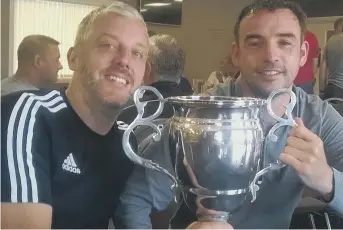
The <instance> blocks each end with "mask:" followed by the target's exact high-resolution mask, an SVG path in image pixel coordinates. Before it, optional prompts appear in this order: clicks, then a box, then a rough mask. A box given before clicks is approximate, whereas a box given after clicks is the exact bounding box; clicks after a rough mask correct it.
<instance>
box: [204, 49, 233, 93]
mask: <svg viewBox="0 0 343 230" xmlns="http://www.w3.org/2000/svg"><path fill="white" fill-rule="evenodd" d="M238 72H239V71H238V69H237V67H235V65H234V64H233V63H232V58H231V56H230V55H228V56H226V57H225V58H224V59H223V60H222V61H220V66H219V70H218V71H213V72H212V73H211V74H210V76H209V77H208V79H207V81H206V82H205V85H204V88H203V90H204V91H206V90H208V89H210V88H213V87H215V86H216V85H217V84H220V83H226V82H228V81H230V80H232V79H236V78H237V75H238Z"/></svg>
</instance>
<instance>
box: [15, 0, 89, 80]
mask: <svg viewBox="0 0 343 230" xmlns="http://www.w3.org/2000/svg"><path fill="white" fill-rule="evenodd" d="M13 6H14V7H13V9H14V15H13V20H14V28H13V60H12V63H13V70H12V73H14V72H15V71H16V70H17V49H18V46H19V44H20V42H21V41H22V39H23V38H24V37H25V36H27V35H31V34H42V35H46V36H50V37H52V38H54V39H56V40H57V41H59V42H60V45H59V48H60V52H61V59H60V60H61V63H62V65H63V69H62V70H61V71H59V75H60V77H70V76H71V74H72V71H71V70H69V68H68V62H67V52H68V49H69V48H70V47H71V46H73V44H74V40H75V36H76V30H77V27H78V25H79V23H80V22H81V20H82V19H83V18H84V17H85V16H86V15H87V14H88V13H89V12H90V11H92V10H93V9H95V8H96V6H92V5H84V4H74V3H66V2H58V1H51V0H50V1H47V0H14V5H13Z"/></svg>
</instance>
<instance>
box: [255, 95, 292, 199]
mask: <svg viewBox="0 0 343 230" xmlns="http://www.w3.org/2000/svg"><path fill="white" fill-rule="evenodd" d="M281 93H287V94H289V95H290V97H291V101H290V103H289V104H287V105H284V107H285V108H286V112H285V115H286V118H282V117H279V116H277V115H276V114H275V113H274V111H273V109H272V100H273V98H274V97H275V96H276V95H278V94H281ZM296 100H297V98H296V95H295V93H294V92H293V91H292V90H289V89H279V90H276V91H274V92H272V93H271V94H270V95H269V97H268V99H267V110H268V113H269V114H270V116H272V117H273V118H274V119H275V120H277V121H278V123H277V124H275V125H274V126H273V127H272V128H271V129H270V131H269V133H268V137H269V138H270V140H271V141H274V142H275V141H277V139H278V138H277V136H276V135H275V134H274V133H275V131H276V130H277V129H278V128H280V127H282V126H292V127H294V126H296V125H297V124H296V123H295V121H294V119H293V116H292V111H293V109H294V107H295V104H296ZM263 154H264V153H263ZM283 167H285V164H283V163H282V162H279V161H278V162H275V163H271V164H269V166H267V167H265V168H264V169H262V170H260V171H259V172H258V173H256V175H255V177H254V179H253V181H252V182H251V184H250V185H249V189H250V192H251V194H252V200H251V202H254V201H255V200H256V197H257V191H258V190H259V189H260V187H259V185H258V184H257V182H258V180H259V179H260V178H261V177H262V176H263V175H264V174H266V173H268V172H270V171H274V170H279V169H281V168H283Z"/></svg>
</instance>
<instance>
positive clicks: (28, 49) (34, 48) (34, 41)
mask: <svg viewBox="0 0 343 230" xmlns="http://www.w3.org/2000/svg"><path fill="white" fill-rule="evenodd" d="M59 44H60V43H59V42H58V41H56V40H55V39H53V38H51V37H48V36H45V35H40V34H36V35H29V36H26V37H25V38H24V39H23V40H22V41H21V43H20V44H19V47H18V50H17V56H18V65H20V64H21V63H25V62H26V61H29V60H33V58H34V57H35V56H36V55H44V52H45V50H46V49H47V48H48V46H49V45H59Z"/></svg>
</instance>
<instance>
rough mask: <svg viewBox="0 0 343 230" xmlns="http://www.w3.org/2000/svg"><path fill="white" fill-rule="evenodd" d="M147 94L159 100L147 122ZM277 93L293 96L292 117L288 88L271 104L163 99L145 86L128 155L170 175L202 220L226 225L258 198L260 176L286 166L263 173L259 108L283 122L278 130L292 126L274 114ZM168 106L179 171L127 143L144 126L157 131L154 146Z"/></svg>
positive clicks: (242, 100)
mask: <svg viewBox="0 0 343 230" xmlns="http://www.w3.org/2000/svg"><path fill="white" fill-rule="evenodd" d="M147 90H148V91H152V92H154V93H155V94H156V95H157V97H158V100H159V107H158V109H157V111H156V112H155V113H154V114H153V115H151V116H149V117H146V118H143V114H144V107H145V106H146V104H147V103H148V102H141V101H140V100H139V99H140V98H141V97H142V95H143V94H144V92H145V91H147ZM279 93H289V94H290V95H291V103H290V104H289V105H290V106H288V107H286V108H287V111H286V115H287V116H291V113H289V110H293V107H294V105H295V95H294V93H293V92H292V91H290V90H288V89H282V90H278V91H275V92H273V93H272V94H271V96H270V97H269V98H268V99H267V100H264V99H257V98H250V97H219V96H180V97H169V98H166V99H164V98H163V97H162V96H161V94H159V92H158V91H157V90H156V89H155V88H153V87H149V86H142V87H141V88H139V89H138V90H136V92H135V94H134V101H135V104H136V107H137V111H138V115H137V117H136V119H135V120H134V121H133V122H132V123H131V124H130V125H129V126H128V128H127V129H126V131H125V132H124V135H123V141H122V142H123V148H124V151H125V153H126V155H127V156H128V157H129V158H130V159H131V160H132V161H134V162H135V163H136V164H139V165H142V166H143V167H146V168H150V169H152V170H157V171H160V172H162V173H165V174H167V175H168V176H169V177H170V178H171V179H172V180H173V182H174V185H173V187H172V189H173V190H174V192H176V193H177V192H181V195H182V196H183V200H184V201H185V202H186V204H187V206H188V207H189V208H190V209H191V210H193V211H195V212H196V213H197V216H198V219H199V220H200V221H202V220H203V221H225V222H226V221H228V220H229V219H230V216H231V215H232V214H234V213H235V212H237V211H238V210H239V208H240V207H241V206H242V205H243V203H244V201H245V200H246V199H247V194H248V193H249V192H250V193H251V195H252V199H251V202H253V201H254V200H255V199H256V197H257V191H258V190H259V185H258V183H259V182H261V181H260V178H261V176H262V175H264V174H265V173H267V172H269V171H272V170H275V169H280V168H282V167H283V166H284V165H282V164H280V163H279V162H275V163H273V164H270V165H269V166H267V167H265V168H263V169H262V165H261V164H260V162H261V160H262V159H263V141H264V133H263V129H262V123H261V117H260V111H261V109H262V108H264V107H267V109H268V112H269V114H270V115H271V116H272V117H274V118H275V119H278V121H280V123H279V124H278V126H283V125H290V126H293V125H294V120H292V119H291V120H290V119H289V120H284V119H282V118H279V117H277V116H276V115H275V114H274V113H273V111H272V109H271V101H272V98H273V97H274V96H275V95H276V94H279ZM164 103H169V104H171V105H172V106H173V107H174V116H173V117H172V118H171V119H170V122H169V135H170V136H171V137H172V140H173V142H174V143H175V145H176V148H175V149H176V153H175V156H174V157H175V159H173V160H174V162H175V166H174V168H175V172H168V171H167V170H166V169H164V168H162V167H160V166H159V165H158V164H157V163H155V162H152V161H151V160H147V159H144V158H142V157H140V156H138V155H137V154H136V153H135V152H134V151H133V150H132V147H131V146H130V144H129V141H128V140H129V135H130V133H131V132H133V131H134V129H135V128H136V127H138V126H142V125H144V126H150V127H151V128H153V129H154V130H155V131H156V134H155V136H154V141H159V140H160V138H161V129H162V127H160V126H156V125H155V124H154V123H153V120H154V119H155V118H157V117H158V116H159V114H161V112H162V111H163V105H164ZM161 154H163V153H161ZM174 175H175V176H174Z"/></svg>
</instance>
